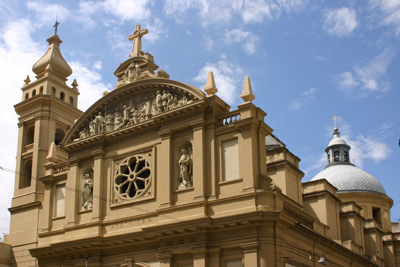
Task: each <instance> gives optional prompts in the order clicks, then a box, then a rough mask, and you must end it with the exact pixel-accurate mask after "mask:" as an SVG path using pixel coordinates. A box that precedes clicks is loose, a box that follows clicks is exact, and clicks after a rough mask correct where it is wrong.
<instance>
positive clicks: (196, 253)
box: [192, 248, 207, 267]
mask: <svg viewBox="0 0 400 267" xmlns="http://www.w3.org/2000/svg"><path fill="white" fill-rule="evenodd" d="M192 254H193V267H207V249H205V248H201V249H196V250H192Z"/></svg>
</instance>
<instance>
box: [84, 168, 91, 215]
mask: <svg viewBox="0 0 400 267" xmlns="http://www.w3.org/2000/svg"><path fill="white" fill-rule="evenodd" d="M83 179H85V181H84V184H83V192H82V210H91V209H92V208H93V179H92V176H91V174H90V173H86V174H85V175H84V177H83Z"/></svg>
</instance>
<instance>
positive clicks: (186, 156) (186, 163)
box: [178, 147, 192, 189]
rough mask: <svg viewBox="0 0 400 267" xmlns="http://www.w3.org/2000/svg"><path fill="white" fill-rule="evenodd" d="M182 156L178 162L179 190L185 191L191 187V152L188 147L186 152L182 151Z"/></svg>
mask: <svg viewBox="0 0 400 267" xmlns="http://www.w3.org/2000/svg"><path fill="white" fill-rule="evenodd" d="M181 152H182V155H181V157H180V159H179V161H178V164H179V180H180V182H181V183H180V185H179V189H185V188H189V187H191V186H192V181H191V176H192V150H191V148H190V147H188V150H186V149H184V148H183V149H182V150H181Z"/></svg>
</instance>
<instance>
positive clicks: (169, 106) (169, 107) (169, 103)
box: [166, 91, 173, 111]
mask: <svg viewBox="0 0 400 267" xmlns="http://www.w3.org/2000/svg"><path fill="white" fill-rule="evenodd" d="M172 100H173V96H172V94H171V93H170V92H169V91H167V109H166V111H167V110H171V109H173V107H172Z"/></svg>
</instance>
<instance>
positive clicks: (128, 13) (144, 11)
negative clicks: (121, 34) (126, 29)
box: [104, 0, 151, 21]
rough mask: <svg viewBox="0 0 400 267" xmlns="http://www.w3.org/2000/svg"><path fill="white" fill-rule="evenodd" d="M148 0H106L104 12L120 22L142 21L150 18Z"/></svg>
mask: <svg viewBox="0 0 400 267" xmlns="http://www.w3.org/2000/svg"><path fill="white" fill-rule="evenodd" d="M150 2H151V1H150V0H106V1H104V10H105V11H106V12H108V13H110V14H112V15H114V16H115V17H118V18H120V19H122V20H135V21H143V20H146V19H148V18H150V16H151V10H150V7H149V4H150Z"/></svg>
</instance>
